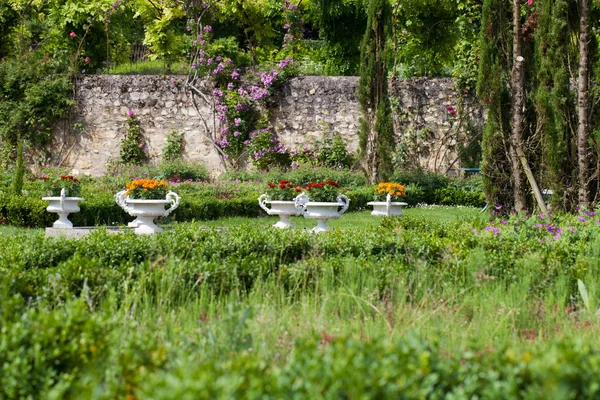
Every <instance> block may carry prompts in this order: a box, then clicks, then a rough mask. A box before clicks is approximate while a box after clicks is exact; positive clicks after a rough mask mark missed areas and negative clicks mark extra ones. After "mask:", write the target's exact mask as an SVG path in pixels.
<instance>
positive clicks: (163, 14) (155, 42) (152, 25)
mask: <svg viewBox="0 0 600 400" xmlns="http://www.w3.org/2000/svg"><path fill="white" fill-rule="evenodd" d="M136 6H137V7H136V9H137V14H136V15H139V16H140V17H141V18H142V20H143V21H144V22H145V32H144V44H145V45H147V46H148V47H150V50H151V51H152V52H151V54H150V59H153V60H155V59H161V60H163V62H164V63H165V67H167V68H169V67H170V65H172V64H173V63H174V62H175V61H176V60H178V59H179V58H180V57H181V56H182V55H183V49H184V36H183V35H182V33H178V32H177V30H176V29H174V28H175V26H176V25H177V23H178V22H179V23H181V22H183V18H184V17H185V12H184V10H183V7H182V5H181V4H180V3H179V2H160V3H156V4H155V3H151V2H148V1H144V0H140V1H137V2H136Z"/></svg>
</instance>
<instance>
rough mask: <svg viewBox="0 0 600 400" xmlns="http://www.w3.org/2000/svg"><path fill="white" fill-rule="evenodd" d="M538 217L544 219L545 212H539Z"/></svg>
mask: <svg viewBox="0 0 600 400" xmlns="http://www.w3.org/2000/svg"><path fill="white" fill-rule="evenodd" d="M538 218H539V219H544V218H546V217H544V214H538Z"/></svg>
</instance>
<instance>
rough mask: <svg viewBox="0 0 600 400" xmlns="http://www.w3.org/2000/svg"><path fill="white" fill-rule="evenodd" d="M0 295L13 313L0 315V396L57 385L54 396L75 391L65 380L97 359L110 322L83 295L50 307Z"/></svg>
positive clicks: (34, 393)
mask: <svg viewBox="0 0 600 400" xmlns="http://www.w3.org/2000/svg"><path fill="white" fill-rule="evenodd" d="M3 300H4V301H3V303H4V304H3V307H5V310H6V309H11V308H12V309H13V312H14V311H17V310H19V312H17V313H14V314H13V315H12V316H11V314H9V313H2V314H0V318H1V319H0V322H1V323H2V327H3V329H2V332H1V333H0V371H1V373H0V397H2V398H9V399H10V398H39V397H46V396H47V395H48V394H49V392H50V391H51V390H52V391H54V393H55V395H56V394H57V392H58V393H60V389H62V391H63V393H62V396H59V397H63V396H67V395H70V396H75V393H69V386H70V383H72V382H73V381H74V380H76V379H77V378H81V376H83V375H85V374H86V373H87V374H89V373H90V371H91V369H92V367H93V366H95V365H97V364H98V363H100V362H101V360H102V358H103V355H104V354H105V348H106V346H107V332H109V331H110V329H111V326H110V322H109V321H108V320H107V319H106V318H104V317H103V316H102V314H94V313H90V312H89V310H88V308H87V305H86V304H85V302H84V301H83V300H77V301H74V302H70V303H68V305H67V306H66V307H65V308H59V309H56V310H51V311H49V310H46V309H44V308H39V309H37V308H27V307H25V306H24V305H23V304H22V300H19V299H15V298H11V299H3ZM6 300H8V301H6ZM7 317H8V318H7Z"/></svg>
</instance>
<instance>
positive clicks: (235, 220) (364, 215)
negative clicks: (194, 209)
mask: <svg viewBox="0 0 600 400" xmlns="http://www.w3.org/2000/svg"><path fill="white" fill-rule="evenodd" d="M404 215H406V216H410V217H415V218H423V219H425V220H428V221H434V222H440V223H446V222H452V221H455V220H457V219H465V220H466V219H473V218H475V219H481V220H487V219H489V214H488V213H481V212H480V209H478V208H473V207H449V206H425V207H414V208H406V209H404ZM381 220H382V218H381V217H373V216H372V215H371V211H368V210H367V211H359V212H349V213H345V214H343V215H342V216H341V217H340V218H337V219H331V220H329V221H328V222H327V226H329V227H330V228H338V229H359V228H360V229H362V228H374V227H377V226H379V224H380V223H381ZM277 221H279V217H270V216H267V215H266V214H265V216H264V217H261V218H247V217H230V218H220V219H217V220H214V221H201V222H200V224H201V225H203V226H207V227H231V226H239V225H251V226H264V227H265V228H266V227H269V226H271V225H273V224H275V223H276V222H277ZM291 221H292V224H294V226H295V227H296V228H297V229H312V228H314V227H315V226H316V225H317V223H316V221H315V220H311V219H307V218H304V217H291Z"/></svg>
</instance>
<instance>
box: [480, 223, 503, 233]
mask: <svg viewBox="0 0 600 400" xmlns="http://www.w3.org/2000/svg"><path fill="white" fill-rule="evenodd" d="M483 230H484V231H490V232H494V233H498V232H500V229H498V228H496V227H494V226H492V225H488V226H486V227H485V228H484V229H483Z"/></svg>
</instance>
